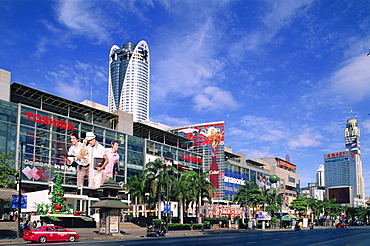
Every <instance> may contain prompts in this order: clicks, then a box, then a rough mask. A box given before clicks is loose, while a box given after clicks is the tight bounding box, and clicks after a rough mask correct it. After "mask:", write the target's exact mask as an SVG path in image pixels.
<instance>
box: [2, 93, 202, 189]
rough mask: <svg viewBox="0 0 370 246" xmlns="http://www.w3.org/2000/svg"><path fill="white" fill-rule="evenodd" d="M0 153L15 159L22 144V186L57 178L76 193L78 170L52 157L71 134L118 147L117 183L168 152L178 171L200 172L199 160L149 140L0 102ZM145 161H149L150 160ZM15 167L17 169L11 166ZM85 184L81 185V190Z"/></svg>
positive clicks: (194, 154) (57, 157)
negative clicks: (112, 142) (92, 138)
mask: <svg viewBox="0 0 370 246" xmlns="http://www.w3.org/2000/svg"><path fill="white" fill-rule="evenodd" d="M0 131H1V134H0V151H1V152H4V153H15V155H14V156H16V155H18V156H19V150H20V148H17V147H16V146H17V143H20V142H25V143H26V145H25V146H24V149H23V160H22V161H23V162H22V182H25V183H29V184H39V185H42V184H44V185H48V184H49V182H51V181H53V180H54V178H55V174H56V173H60V174H61V175H62V177H63V185H69V186H71V187H76V188H77V167H75V166H70V165H68V164H66V161H65V160H64V159H63V158H61V157H59V156H58V155H57V152H56V144H58V143H62V144H65V145H66V147H67V149H68V148H69V147H70V146H71V142H70V139H69V138H70V136H69V135H70V133H71V132H77V133H78V135H79V137H80V140H81V139H82V138H85V135H86V132H94V134H95V135H96V139H97V141H98V142H99V143H100V144H101V145H103V147H105V148H109V147H110V143H111V141H112V140H116V141H118V143H119V149H118V154H119V156H120V162H119V173H118V175H116V176H115V179H116V181H117V182H121V181H122V182H124V183H126V182H127V180H128V178H129V177H131V176H133V175H135V174H137V173H141V172H142V171H143V170H144V168H145V164H146V163H147V162H148V160H150V158H152V159H153V158H163V157H165V156H166V155H168V153H170V155H171V158H172V159H173V160H174V163H173V164H174V165H176V167H177V168H178V169H179V171H180V172H186V171H189V170H193V171H196V172H198V173H200V171H201V167H202V156H201V155H198V154H196V153H192V152H190V151H186V150H183V149H180V148H176V147H174V146H169V145H166V144H163V143H158V142H156V141H153V140H148V139H143V138H140V137H135V136H131V135H126V134H124V133H120V132H118V131H114V130H112V129H110V128H107V127H104V126H99V125H96V124H91V123H89V122H86V121H82V120H77V119H72V118H69V117H66V116H63V115H58V114H56V113H52V112H49V111H45V110H41V109H36V108H33V107H29V106H26V105H22V104H16V103H12V102H7V101H3V100H0ZM149 157H150V158H149ZM14 163H15V165H14V168H18V166H17V164H16V162H14ZM86 185H87V183H86V181H85V186H86Z"/></svg>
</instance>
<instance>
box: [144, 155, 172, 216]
mask: <svg viewBox="0 0 370 246" xmlns="http://www.w3.org/2000/svg"><path fill="white" fill-rule="evenodd" d="M176 173H177V170H176V169H175V168H174V167H173V166H169V165H165V164H164V163H163V160H162V159H161V158H157V159H155V160H154V161H153V162H149V163H147V164H146V169H145V175H146V179H147V180H148V185H149V186H150V196H151V197H153V196H156V197H157V204H158V210H160V206H161V203H162V200H163V198H164V197H165V195H166V194H167V189H168V193H169V194H168V195H169V196H170V194H171V190H170V188H171V187H174V185H172V183H174V182H176V175H175V174H176ZM168 198H169V197H168ZM158 218H159V219H161V218H162V216H161V211H158Z"/></svg>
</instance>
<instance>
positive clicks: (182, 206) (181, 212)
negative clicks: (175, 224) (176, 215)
mask: <svg viewBox="0 0 370 246" xmlns="http://www.w3.org/2000/svg"><path fill="white" fill-rule="evenodd" d="M179 212H180V224H184V202H183V200H182V199H180V201H179Z"/></svg>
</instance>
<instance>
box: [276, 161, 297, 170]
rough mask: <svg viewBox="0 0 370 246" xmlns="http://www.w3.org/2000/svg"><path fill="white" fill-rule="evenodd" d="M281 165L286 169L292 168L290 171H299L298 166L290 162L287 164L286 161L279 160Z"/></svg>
mask: <svg viewBox="0 0 370 246" xmlns="http://www.w3.org/2000/svg"><path fill="white" fill-rule="evenodd" d="M279 164H280V165H282V166H284V167H287V168H290V169H293V170H297V167H296V165H294V164H292V163H290V162H287V161H284V160H279Z"/></svg>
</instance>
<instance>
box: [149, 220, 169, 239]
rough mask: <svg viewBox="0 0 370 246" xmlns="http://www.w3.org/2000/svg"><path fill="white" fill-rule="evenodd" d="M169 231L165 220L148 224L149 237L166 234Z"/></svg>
mask: <svg viewBox="0 0 370 246" xmlns="http://www.w3.org/2000/svg"><path fill="white" fill-rule="evenodd" d="M166 233H167V225H166V224H165V223H163V222H153V223H152V224H150V225H148V226H147V232H146V236H147V237H159V236H165V235H166Z"/></svg>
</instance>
